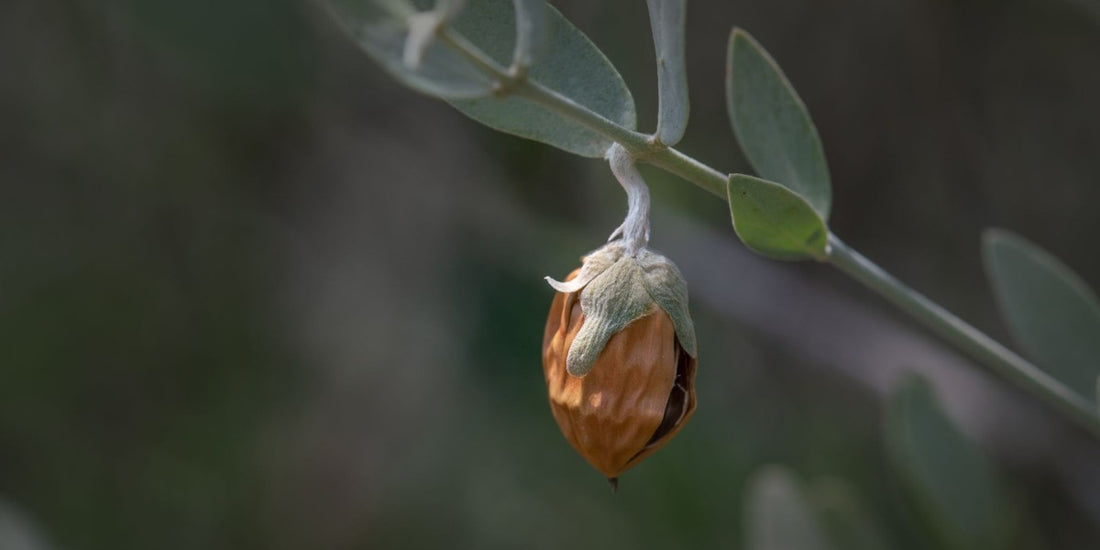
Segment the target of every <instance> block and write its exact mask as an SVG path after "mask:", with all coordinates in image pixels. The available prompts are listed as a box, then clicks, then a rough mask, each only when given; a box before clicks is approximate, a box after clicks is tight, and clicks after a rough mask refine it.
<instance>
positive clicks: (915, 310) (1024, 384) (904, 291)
mask: <svg viewBox="0 0 1100 550" xmlns="http://www.w3.org/2000/svg"><path fill="white" fill-rule="evenodd" d="M829 263H831V264H833V266H835V267H836V268H837V269H839V270H841V271H842V272H844V273H846V274H847V275H849V276H851V277H852V278H853V279H855V280H857V281H859V282H860V283H862V284H863V285H864V286H866V287H867V288H870V289H871V290H873V291H875V292H876V293H877V294H878V295H880V296H882V297H883V298H885V299H886V300H887V301H889V302H891V303H893V304H894V305H895V306H897V307H898V308H900V309H901V310H902V311H904V312H906V313H908V314H909V315H910V316H912V317H913V318H915V319H916V320H918V321H920V322H921V323H922V324H924V325H925V326H926V327H928V328H929V329H931V330H932V332H934V333H936V334H937V335H938V336H940V337H942V338H943V339H945V340H947V341H949V342H951V343H952V344H954V345H955V346H956V347H958V348H959V349H961V350H962V351H963V352H965V353H966V354H967V355H969V356H970V357H971V358H972V359H974V360H975V361H977V362H978V363H980V364H982V365H984V366H986V367H988V368H989V369H990V370H991V371H993V372H994V373H996V374H999V375H1001V376H1004V377H1005V378H1008V379H1009V380H1012V381H1013V382H1015V383H1016V384H1017V385H1018V386H1020V387H1021V388H1023V389H1025V390H1027V391H1029V392H1031V393H1033V394H1035V395H1037V396H1039V397H1041V398H1042V399H1043V400H1045V401H1046V402H1047V403H1049V404H1050V405H1053V406H1054V407H1055V408H1056V409H1058V410H1060V411H1062V412H1063V413H1065V414H1066V415H1068V416H1069V417H1070V418H1072V419H1074V420H1076V421H1077V422H1078V423H1079V424H1081V425H1082V426H1084V427H1085V428H1087V429H1088V430H1089V431H1091V432H1092V433H1093V434H1095V435H1097V436H1100V423H1098V421H1097V417H1096V414H1095V413H1094V412H1093V405H1092V403H1090V402H1089V401H1088V400H1087V399H1084V398H1083V397H1081V396H1079V395H1077V394H1076V393H1074V392H1073V391H1071V390H1070V389H1069V388H1067V387H1066V386H1065V385H1063V384H1062V383H1061V382H1059V381H1058V380H1056V379H1055V378H1053V377H1052V376H1050V375H1049V374H1047V373H1046V372H1043V371H1042V370H1040V369H1039V368H1037V367H1036V366H1035V365H1032V364H1031V363H1029V362H1028V361H1027V360H1025V359H1024V358H1022V357H1020V356H1019V355H1016V354H1015V353H1013V352H1012V351H1011V350H1009V349H1008V348H1006V347H1004V346H1002V345H1001V344H999V343H998V342H997V341H996V340H993V339H992V338H990V337H989V336H987V335H986V334H985V333H983V332H981V331H980V330H978V329H976V328H974V327H973V326H971V325H969V324H967V323H966V322H965V321H963V320H962V319H959V318H958V317H956V316H955V315H954V314H952V313H951V312H949V311H947V310H946V309H944V308H942V307H940V306H939V305H938V304H936V303H935V302H933V301H931V300H929V299H928V298H926V297H925V296H923V295H921V294H920V293H919V292H917V291H915V290H913V289H912V288H909V287H908V286H906V285H905V284H904V283H902V282H901V281H899V280H897V279H896V278H894V276H892V275H890V274H889V273H887V272H886V271H884V270H883V269H882V268H880V267H879V266H877V265H875V264H874V263H872V262H871V261H870V260H868V259H867V258H865V257H863V255H862V254H860V253H859V252H856V251H855V250H853V249H851V248H849V247H848V245H846V244H844V242H843V241H841V240H840V239H839V238H837V237H836V236H835V235H833V234H832V233H830V234H829Z"/></svg>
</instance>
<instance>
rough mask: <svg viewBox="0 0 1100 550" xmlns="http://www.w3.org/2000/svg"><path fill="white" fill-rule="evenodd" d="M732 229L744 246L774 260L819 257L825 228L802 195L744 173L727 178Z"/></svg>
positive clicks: (823, 251) (822, 252) (824, 242)
mask: <svg viewBox="0 0 1100 550" xmlns="http://www.w3.org/2000/svg"><path fill="white" fill-rule="evenodd" d="M727 196H728V198H729V204H730V214H731V215H732V217H733V228H734V229H735V230H736V231H737V236H738V237H741V240H742V241H743V242H744V243H745V245H746V246H748V247H749V248H751V249H753V250H755V251H756V252H758V253H760V254H763V255H765V256H768V257H771V258H775V259H778V260H805V259H809V258H813V259H817V260H823V259H825V257H826V250H827V244H828V235H829V231H828V229H827V228H826V227H825V222H823V221H822V220H821V217H820V216H819V215H818V213H817V212H815V211H814V209H813V207H811V206H810V204H809V203H808V202H806V201H805V200H804V199H803V198H802V197H800V196H798V195H796V194H795V193H793V192H792V191H790V190H789V189H787V188H786V187H784V186H782V185H779V184H778V183H775V182H771V181H767V180H763V179H760V178H756V177H753V176H746V175H744V174H733V175H731V176H730V178H729V185H728V187H727Z"/></svg>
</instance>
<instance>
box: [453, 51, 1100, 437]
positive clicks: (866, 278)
mask: <svg viewBox="0 0 1100 550" xmlns="http://www.w3.org/2000/svg"><path fill="white" fill-rule="evenodd" d="M441 39H442V40H443V41H445V42H447V43H449V44H450V45H451V46H452V47H454V48H456V50H458V51H459V53H460V54H462V55H464V56H465V57H467V59H470V60H471V61H473V62H474V63H475V65H477V66H478V67H479V68H481V69H482V70H483V71H485V72H486V73H488V74H489V75H491V76H493V77H494V78H496V79H497V81H498V82H499V83H500V84H501V87H502V90H503V93H514V94H516V95H517V96H519V97H522V98H524V99H526V100H528V101H531V102H533V103H536V104H538V105H540V106H541V107H543V108H544V109H547V110H550V111H553V112H556V113H558V114H560V115H562V116H564V117H567V118H569V119H571V120H573V121H574V122H577V123H579V124H581V125H583V126H585V127H587V128H589V129H590V130H593V131H595V132H597V133H599V134H601V135H603V136H604V137H606V138H608V139H610V140H612V141H614V142H616V143H618V144H620V145H621V146H622V147H623V148H624V149H626V150H627V151H628V152H629V153H630V154H631V155H633V156H634V158H635V159H636V160H638V161H640V162H646V163H649V164H652V165H653V166H656V167H658V168H661V169H663V170H665V171H667V172H670V173H672V174H676V175H677V176H680V177H681V178H683V179H685V180H687V181H689V182H691V183H694V184H695V185H697V186H699V187H701V188H703V189H704V190H706V191H709V192H711V193H712V194H714V195H717V196H718V197H720V198H721V199H722V200H726V201H728V200H729V199H728V196H727V193H726V188H727V185H728V176H727V175H726V174H723V173H722V172H719V171H718V170H715V169H714V168H711V167H710V166H707V165H705V164H703V163H701V162H699V161H697V160H695V159H694V158H691V157H689V156H688V155H685V154H684V153H681V152H680V151H677V150H676V149H674V148H672V147H668V146H665V145H663V144H661V143H660V142H658V141H657V140H656V139H654V138H653V137H652V136H649V135H646V134H643V133H640V132H636V131H633V130H630V129H627V128H624V127H622V126H620V125H618V124H617V123H615V122H614V121H611V120H609V119H608V118H607V117H604V116H602V115H600V114H599V113H596V112H594V111H592V110H591V109H589V108H587V107H585V106H583V105H581V104H579V103H577V102H575V101H573V100H572V99H570V98H568V97H565V96H563V95H561V94H559V93H557V92H556V91H554V90H551V89H549V88H547V87H545V86H543V85H542V84H540V83H538V82H535V81H532V80H530V79H529V78H526V77H525V76H520V77H516V76H514V75H510V74H508V72H507V71H506V70H505V69H503V68H502V67H500V66H499V65H498V64H497V63H496V62H494V61H492V60H491V59H490V58H488V56H486V55H485V54H484V53H483V52H481V51H479V50H477V49H476V47H474V46H473V45H472V44H470V43H469V42H467V41H465V40H463V39H462V38H461V37H460V36H458V35H456V34H452V33H451V31H450V30H444V31H443V33H442V35H441ZM827 261H828V262H829V263H831V264H832V265H833V266H834V267H836V268H837V269H839V270H840V271H842V272H844V273H845V274H847V275H848V276H850V277H852V278H853V279H855V280H857V281H859V282H860V283H862V284H863V285H864V286H866V287H868V288H870V289H871V290H873V291H875V292H876V293H878V294H879V295H880V296H882V297H883V298H885V299H886V300H887V301H889V302H891V303H892V304H894V305H895V306H897V307H898V308H899V309H901V310H902V311H904V312H905V313H907V314H909V315H910V316H912V317H913V318H915V319H916V320H918V321H920V322H921V323H922V324H924V325H925V326H926V327H928V328H929V329H931V330H932V331H933V332H935V333H936V334H937V335H939V336H940V337H942V338H944V339H945V340H947V341H949V342H951V343H952V344H954V345H955V346H956V347H958V348H959V349H961V350H962V351H963V352H965V353H966V354H967V355H969V356H970V357H971V358H972V359H974V360H975V361H977V362H978V363H979V364H981V365H983V366H985V367H987V368H988V369H989V370H991V371H992V372H994V373H995V374H998V375H1000V376H1003V377H1005V378H1007V379H1009V380H1011V381H1013V382H1014V383H1016V384H1017V385H1018V386H1020V387H1021V388H1023V389H1025V390H1027V391H1029V392H1031V393H1033V394H1035V395H1037V396H1039V397H1040V398H1041V399H1043V400H1044V401H1046V402H1047V403H1048V404H1050V405H1052V406H1053V407H1054V408H1055V410H1058V411H1060V412H1061V413H1063V414H1064V415H1066V416H1067V417H1069V418H1070V419H1072V420H1073V421H1075V422H1077V423H1078V424H1080V425H1081V426H1083V427H1084V428H1086V429H1088V430H1089V431H1090V432H1091V433H1092V434H1093V435H1096V436H1097V437H1100V418H1098V416H1097V414H1096V412H1095V409H1094V406H1093V404H1092V403H1091V401H1090V400H1088V399H1085V398H1083V397H1082V396H1079V395H1077V394H1076V393H1074V392H1073V391H1071V390H1070V389H1069V388H1068V387H1066V386H1065V385H1064V384H1062V383H1061V382H1059V381H1058V380H1056V379H1055V378H1053V377H1051V376H1050V375H1048V374H1047V373H1045V372H1043V371H1042V370H1040V369H1039V368H1038V367H1036V366H1035V365H1032V364H1031V363H1029V362H1028V361H1027V360H1026V359H1024V358H1022V357H1020V356H1019V355H1017V354H1015V353H1013V352H1012V351H1011V350H1009V349H1008V348H1006V347H1004V346H1002V345H1001V344H999V343H997V341H995V340H993V339H992V338H990V337H989V336H987V335H986V334H985V333H983V332H981V331H979V330H978V329H976V328H974V327H973V326H971V325H969V324H967V323H966V322H965V321H963V320H962V319H959V318H958V317H956V316H955V315H954V314H952V313H951V312H949V311H947V310H946V309H944V308H942V307H940V306H939V305H938V304H936V303H935V302H932V301H931V300H929V299H928V298H926V297H924V296H923V295H921V294H920V293H918V292H916V291H915V290H913V289H911V288H909V287H908V286H906V285H905V284H903V283H902V282H901V281H899V280H897V279H896V278H894V277H893V276H892V275H890V274H889V273H887V272H886V271H884V270H883V269H882V268H880V267H878V266H877V265H875V264H874V263H872V262H871V261H870V260H868V259H867V258H865V257H863V256H862V255H861V254H859V253H858V252H856V251H855V250H853V249H851V248H849V247H848V245H846V244H844V242H843V241H841V240H840V239H839V238H837V237H836V236H835V235H833V234H832V233H829V255H828V258H827Z"/></svg>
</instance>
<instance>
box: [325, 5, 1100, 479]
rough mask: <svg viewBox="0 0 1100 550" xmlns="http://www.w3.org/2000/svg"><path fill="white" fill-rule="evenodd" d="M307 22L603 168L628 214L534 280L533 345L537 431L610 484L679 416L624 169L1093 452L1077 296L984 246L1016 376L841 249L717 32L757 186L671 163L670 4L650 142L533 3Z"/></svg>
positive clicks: (1087, 362)
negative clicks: (676, 186) (937, 347)
mask: <svg viewBox="0 0 1100 550" xmlns="http://www.w3.org/2000/svg"><path fill="white" fill-rule="evenodd" d="M323 3H324V4H325V5H326V6H327V7H328V8H329V10H330V12H331V13H332V15H333V16H334V17H335V19H336V20H337V21H339V23H340V24H341V25H342V26H343V28H344V29H345V30H346V31H347V33H348V34H349V36H350V37H351V38H352V39H353V40H355V41H356V42H357V43H358V44H359V45H360V46H361V47H362V49H363V51H365V52H366V53H367V55H369V56H370V57H371V58H373V59H374V60H375V61H377V62H378V63H379V64H380V65H382V67H383V68H385V69H386V70H387V71H388V72H389V73H390V74H392V75H393V76H394V77H395V78H396V79H398V80H399V81H401V82H402V83H404V84H405V85H407V86H409V87H410V88H413V89H414V90H417V91H419V92H422V93H425V94H428V95H430V96H433V97H437V98H439V99H442V100H445V101H447V102H449V103H450V104H451V105H453V106H454V107H455V108H457V109H458V110H460V111H462V112H463V113H465V114H466V115H468V116H469V117H470V118H472V119H474V120H476V121H478V122H481V123H483V124H486V125H488V126H490V127H492V128H495V129H497V130H500V131H502V132H507V133H510V134H514V135H516V136H520V137H524V138H528V139H533V140H536V141H540V142H543V143H546V144H549V145H551V146H554V147H558V148H560V149H563V150H565V151H568V152H571V153H574V154H577V155H580V156H585V157H592V158H603V159H606V160H607V161H608V162H609V165H610V168H611V172H612V174H613V175H614V176H615V178H616V179H617V180H618V181H619V182H620V183H621V184H622V185H623V187H624V188H625V189H626V191H627V197H628V202H629V211H628V215H627V218H626V220H625V221H624V222H623V224H622V225H621V226H620V227H619V228H618V229H616V230H615V231H614V232H613V233H612V236H611V239H610V242H609V243H608V244H606V245H604V246H603V247H601V248H599V249H597V250H595V251H594V252H592V253H590V254H588V255H587V256H586V257H585V259H584V263H583V265H582V267H581V268H580V269H579V270H577V271H575V272H574V273H573V274H571V275H570V276H569V277H568V278H567V279H566V280H565V281H564V282H557V281H553V280H551V281H550V284H551V286H553V287H554V289H555V290H556V291H557V294H556V295H555V297H554V299H553V304H552V306H551V311H550V315H549V318H548V320H547V325H546V331H545V337H544V343H543V367H544V373H545V376H546V382H547V386H548V389H549V394H550V403H551V410H552V412H553V415H554V418H555V419H556V420H557V422H558V425H559V427H560V428H561V430H562V432H563V433H564V435H565V437H566V439H568V440H569V442H570V443H571V444H572V445H573V447H574V448H576V450H577V451H578V452H580V453H581V454H582V455H583V456H584V457H585V458H586V459H587V460H588V462H589V463H590V464H592V466H594V467H595V468H596V469H598V470H599V471H600V472H601V473H603V474H604V475H605V476H607V477H608V478H609V479H611V480H612V482H613V483H614V480H615V479H616V478H617V477H618V476H619V474H620V473H622V472H623V471H624V470H626V469H627V468H630V467H631V466H633V465H635V464H637V462H638V461H639V460H641V459H642V458H644V457H646V456H648V455H649V454H651V453H653V452H654V451H656V450H657V449H658V448H660V447H661V446H663V445H664V444H665V443H667V442H668V440H669V438H671V437H672V436H673V435H674V434H675V433H676V432H677V431H678V430H679V429H680V428H681V427H682V426H683V424H684V422H685V421H686V420H687V419H688V418H689V417H690V416H691V414H692V413H693V412H694V409H695V392H694V379H695V371H696V364H697V351H696V343H695V333H694V328H693V326H692V322H691V318H690V315H689V314H688V307H687V287H686V284H685V282H684V280H683V277H682V276H681V275H680V273H679V271H678V270H677V269H676V268H675V266H674V265H673V264H672V262H670V261H669V260H668V259H666V258H665V257H664V256H661V255H659V254H657V253H655V252H653V251H651V250H649V249H648V247H647V245H648V240H649V231H650V227H649V219H648V212H649V193H648V191H647V189H646V184H645V182H644V181H643V180H642V177H641V175H640V174H639V173H638V171H637V170H636V165H637V164H638V163H646V164H650V165H652V166H655V167H657V168H660V169H663V170H665V171H668V172H670V173H672V174H675V175H677V176H679V177H681V178H683V179H684V180H686V181H688V182H690V183H693V184H695V185H698V186H699V187H701V188H703V189H705V190H707V191H709V192H711V193H713V194H714V195H716V196H718V197H719V198H721V199H723V200H725V201H727V202H728V204H729V208H730V214H731V218H732V221H733V228H734V230H735V231H736V233H737V235H738V236H739V237H740V239H741V240H742V241H743V242H744V243H745V245H746V246H748V247H749V248H750V249H752V250H754V251H756V252H758V253H760V254H762V255H765V256H768V257H771V258H775V259H779V260H814V261H818V262H823V263H827V264H830V265H833V266H835V267H836V268H838V269H839V270H840V271H842V272H844V273H846V274H848V275H849V276H851V277H853V278H854V279H856V280H857V281H859V282H860V283H862V284H864V285H865V286H867V287H868V288H870V289H871V290H873V291H874V292H876V293H878V294H880V295H881V296H882V297H883V298H885V299H886V300H888V301H889V302H891V303H893V304H894V305H895V306H897V307H898V308H900V309H901V310H902V311H904V312H905V313H907V314H909V315H911V316H912V317H913V318H915V319H916V320H917V321H919V322H921V323H923V324H924V325H925V326H926V327H927V328H929V329H930V330H932V331H933V332H935V333H937V334H938V335H940V336H941V337H943V338H944V339H946V340H947V341H949V342H950V343H952V344H953V345H955V346H957V347H958V348H959V349H960V350H962V351H963V352H965V353H967V354H968V355H969V356H970V357H971V358H972V359H973V360H974V361H975V362H976V363H978V364H981V365H983V366H985V367H987V368H988V369H990V370H991V371H992V372H993V373H995V374H997V375H1000V376H1002V377H1004V378H1007V379H1009V380H1010V381H1012V382H1014V383H1015V384H1017V385H1018V386H1019V387H1021V388H1023V389H1024V390H1026V391H1028V392H1030V393H1031V394H1033V395H1035V396H1036V397H1037V398H1039V399H1042V400H1044V401H1045V402H1046V403H1048V404H1049V405H1051V406H1052V407H1053V408H1054V409H1056V410H1057V411H1059V412H1060V413H1062V414H1064V415H1065V416H1066V417H1067V418H1069V419H1070V420H1072V421H1075V422H1077V423H1078V424H1080V425H1081V426H1083V427H1085V428H1086V429H1087V430H1089V431H1090V432H1091V433H1092V434H1094V435H1097V436H1100V416H1098V411H1097V404H1096V387H1097V380H1098V376H1100V305H1098V301H1097V298H1096V295H1095V294H1094V293H1093V292H1092V290H1091V289H1089V288H1088V286H1087V285H1086V284H1085V283H1084V282H1082V281H1081V279H1080V278H1079V277H1077V276H1076V275H1074V274H1073V272H1072V271H1071V270H1070V269H1069V268H1067V267H1066V266H1064V265H1063V264H1061V263H1060V262H1059V261H1058V260H1057V259H1055V258H1053V257H1052V256H1050V255H1049V254H1047V253H1046V252H1044V251H1043V250H1042V249H1040V248H1039V247H1037V246H1035V245H1033V244H1031V243H1028V242H1027V241H1025V240H1023V239H1022V238H1019V237H1016V236H1014V235H1012V234H1011V233H1008V232H1006V231H1003V230H990V231H989V232H987V234H986V236H985V238H984V239H983V252H984V257H985V260H986V265H987V270H988V272H989V274H990V277H991V279H992V281H993V287H994V290H995V293H996V296H997V298H998V300H999V302H1000V304H1001V306H1002V308H1001V309H1002V310H1003V313H1004V314H1005V316H1006V318H1007V320H1008V323H1009V325H1010V326H1011V328H1012V329H1013V332H1014V335H1015V337H1016V338H1017V339H1018V340H1019V342H1020V344H1021V346H1022V348H1023V349H1024V350H1025V351H1026V352H1027V353H1028V355H1029V356H1031V358H1032V359H1034V360H1035V361H1036V364H1033V363H1031V362H1030V361H1029V360H1027V359H1025V358H1024V357H1022V356H1020V355H1018V354H1016V353H1014V352H1012V351H1010V350H1009V349H1008V348H1006V347H1004V346H1003V345H1001V344H999V343H997V342H996V341H994V340H993V339H991V338H989V337H988V336H986V335H985V334H983V333H982V332H980V331H978V330H977V329H975V328H974V327H972V326H971V325H969V324H967V323H966V322H964V321H963V320H961V319H960V318H958V317H956V316H955V315H953V314H951V313H950V312H949V311H947V310H946V309H945V308H943V307H941V306H939V305H937V304H935V303H933V302H932V301H930V300H929V299H927V298H925V297H924V296H922V295H921V294H919V293H917V292H916V291H914V290H913V289H911V288H909V287H908V286H906V285H904V284H903V283H901V282H900V281H898V280H897V279H896V278H894V277H893V276H891V275H890V274H888V273H886V272H885V271H884V270H882V269H881V268H879V267H878V266H876V265H875V264H874V263H872V262H871V261H870V260H868V259H867V258H865V257H863V256H862V255H861V254H859V253H858V252H856V251H855V250H853V249H852V248H851V247H849V246H848V245H846V244H845V243H844V242H843V241H842V240H841V239H840V238H838V237H837V236H836V235H835V234H833V233H832V232H831V231H830V229H829V226H828V220H829V213H830V207H831V204H832V193H831V183H830V177H829V169H828V165H827V161H826V158H825V153H824V148H823V147H822V144H821V140H820V138H819V136H818V133H817V130H816V128H815V127H814V124H813V121H812V119H811V117H810V115H809V112H808V111H807V109H806V106H805V105H804V104H803V102H802V100H801V99H800V98H799V97H798V94H797V93H796V92H795V90H794V88H793V87H792V86H791V84H790V82H789V81H788V80H787V78H786V77H785V76H784V74H783V72H782V71H781V70H780V68H779V66H778V65H777V64H776V62H775V61H774V60H773V59H772V58H771V57H770V56H769V55H768V54H767V52H766V51H765V50H764V48H763V47H762V46H761V45H760V44H759V43H758V42H757V41H756V40H754V39H753V38H752V37H751V36H750V35H749V34H748V33H747V32H745V31H743V30H740V29H736V28H735V29H733V30H732V32H731V33H730V37H729V44H728V52H727V66H726V82H725V84H726V96H727V107H728V114H729V118H730V122H731V126H732V129H733V132H734V134H735V135H736V137H737V140H738V142H739V144H740V146H741V149H742V151H743V152H744V154H745V157H746V158H747V159H748V161H749V163H750V165H751V166H752V167H753V169H754V170H755V171H756V175H755V176H754V175H747V174H725V173H723V172H720V171H718V170H715V169H714V168H711V167H709V166H706V165H704V164H702V163H701V162H699V161H697V160H695V159H693V158H691V157H690V156H688V155H687V154H685V153H683V152H681V151H679V150H677V149H675V148H674V146H675V145H676V144H677V143H678V142H679V141H680V139H681V138H682V137H683V135H684V132H685V130H686V128H687V121H688V114H689V103H688V93H687V76H686V72H685V68H684V65H685V62H684V58H685V44H684V42H685V36H684V19H685V10H686V2H685V0H648V1H647V3H646V4H647V6H648V9H649V15H650V21H651V30H652V34H653V41H654V45H655V48H656V52H657V56H656V57H657V75H658V99H659V106H658V111H659V112H658V122H657V128H656V130H655V131H654V132H653V133H643V132H639V131H638V130H637V129H636V124H635V118H636V116H635V107H634V101H633V99H632V97H631V95H630V91H629V89H628V88H627V86H626V84H625V83H624V82H623V80H622V78H621V77H620V76H619V73H618V72H617V71H616V70H615V67H614V65H613V64H612V63H611V62H610V61H609V60H608V59H607V58H606V57H605V56H604V54H603V53H602V52H600V50H599V49H598V48H596V46H595V45H593V44H592V42H590V41H589V40H588V39H587V38H586V37H585V36H584V35H583V34H582V33H581V32H580V31H579V30H578V29H577V28H576V27H574V26H573V25H572V24H570V23H569V22H568V21H567V20H566V19H565V18H564V17H563V16H562V15H561V14H560V13H558V11H557V10H555V9H554V8H552V7H550V6H548V5H546V4H545V3H544V2H543V0H469V1H468V2H464V1H462V0H436V1H435V2H434V3H432V2H428V1H426V0H324V1H323ZM638 6H639V8H640V3H639V4H638ZM914 387H915V388H917V389H913V390H912V391H909V393H905V392H902V393H903V395H904V396H909V395H910V394H912V395H916V396H917V397H912V399H910V401H911V402H913V403H930V402H933V400H932V398H930V397H923V395H924V394H921V393H920V392H922V391H925V390H923V389H921V388H922V387H921V386H914ZM914 392H916V393H914ZM905 445H908V443H907V442H901V443H898V446H899V448H910V447H905ZM911 448H914V449H919V445H916V446H912V447H911ZM774 477H775V476H771V477H765V478H764V479H765V480H767V479H772V478H774ZM768 483H771V481H768ZM782 483H787V482H786V481H782Z"/></svg>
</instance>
